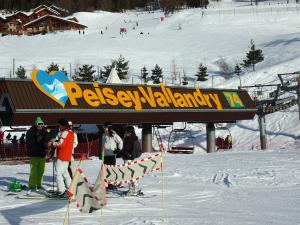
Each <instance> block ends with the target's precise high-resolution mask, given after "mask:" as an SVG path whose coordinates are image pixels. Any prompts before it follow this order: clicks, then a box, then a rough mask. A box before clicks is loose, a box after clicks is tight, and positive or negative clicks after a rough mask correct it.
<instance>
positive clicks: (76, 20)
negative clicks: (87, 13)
mask: <svg viewBox="0 0 300 225" xmlns="http://www.w3.org/2000/svg"><path fill="white" fill-rule="evenodd" d="M67 20H72V21H75V22H77V23H78V22H79V20H78V19H77V18H76V17H75V16H73V17H70V18H67Z"/></svg>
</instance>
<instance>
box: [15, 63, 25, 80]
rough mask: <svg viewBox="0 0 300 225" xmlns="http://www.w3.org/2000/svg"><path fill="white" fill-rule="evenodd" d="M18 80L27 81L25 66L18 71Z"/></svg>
mask: <svg viewBox="0 0 300 225" xmlns="http://www.w3.org/2000/svg"><path fill="white" fill-rule="evenodd" d="M16 75H17V78H20V79H26V78H27V77H26V70H25V68H24V67H23V66H19V67H18V69H17V71H16Z"/></svg>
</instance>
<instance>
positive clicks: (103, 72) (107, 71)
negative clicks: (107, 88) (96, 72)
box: [101, 61, 116, 79]
mask: <svg viewBox="0 0 300 225" xmlns="http://www.w3.org/2000/svg"><path fill="white" fill-rule="evenodd" d="M115 65H116V62H115V61H113V62H112V63H111V64H110V65H107V66H104V67H103V68H104V70H101V76H102V77H103V78H106V79H107V78H108V76H109V74H110V71H111V70H112V68H114V67H115Z"/></svg>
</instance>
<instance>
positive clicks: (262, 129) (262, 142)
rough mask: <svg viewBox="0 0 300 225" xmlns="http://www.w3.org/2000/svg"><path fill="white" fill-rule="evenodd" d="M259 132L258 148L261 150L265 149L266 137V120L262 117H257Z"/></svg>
mask: <svg viewBox="0 0 300 225" xmlns="http://www.w3.org/2000/svg"><path fill="white" fill-rule="evenodd" d="M258 123H259V131H260V146H261V149H262V150H265V149H267V135H266V118H265V116H264V115H259V116H258Z"/></svg>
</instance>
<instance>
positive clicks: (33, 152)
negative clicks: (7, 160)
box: [26, 117, 48, 190]
mask: <svg viewBox="0 0 300 225" xmlns="http://www.w3.org/2000/svg"><path fill="white" fill-rule="evenodd" d="M26 148H27V155H28V156H29V159H30V175H29V182H28V186H29V188H30V189H31V190H37V189H40V188H42V182H43V176H44V172H45V163H46V159H45V158H46V153H47V149H48V138H47V131H46V129H45V126H44V122H43V120H42V119H41V117H37V118H36V119H35V123H34V125H33V126H32V127H31V128H30V129H29V130H28V131H27V132H26Z"/></svg>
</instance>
